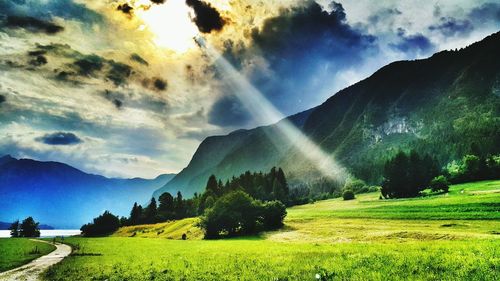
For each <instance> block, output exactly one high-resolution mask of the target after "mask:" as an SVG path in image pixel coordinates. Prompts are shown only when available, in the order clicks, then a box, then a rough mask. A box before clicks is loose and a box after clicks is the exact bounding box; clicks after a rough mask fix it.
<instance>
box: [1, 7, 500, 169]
mask: <svg viewBox="0 0 500 281" xmlns="http://www.w3.org/2000/svg"><path fill="white" fill-rule="evenodd" d="M498 30H500V3H498V2H497V1H492V0H476V1H464V0H440V1H437V0H435V1H434V0H429V1H425V4H422V2H420V3H419V4H417V2H416V1H370V0H357V1H338V2H331V1H326V0H321V1H320V0H318V1H296V0H290V1H277V0H267V1H263V0H261V1H254V0H231V1H229V0H119V1H117V0H86V1H83V0H82V1H78V0H0V155H3V154H11V155H12V156H14V157H17V158H32V159H36V160H41V161H59V162H63V163H67V164H70V165H72V166H74V167H76V168H78V169H81V170H83V171H85V172H89V173H95V174H102V175H105V176H109V177H126V178H128V177H145V178H153V177H155V176H157V175H159V174H162V173H170V172H178V171H180V170H181V169H182V168H184V167H185V166H186V165H187V164H188V163H189V160H190V159H191V157H192V155H193V153H194V152H195V151H196V148H197V147H198V145H199V144H200V142H201V141H203V139H204V138H206V137H207V136H211V135H220V134H227V133H229V132H231V131H233V130H236V129H239V128H252V127H254V126H258V125H267V124H271V123H273V122H276V121H278V120H275V119H276V116H270V117H269V118H267V119H266V118H253V117H252V114H250V113H249V112H248V110H247V109H246V108H245V104H242V103H241V101H239V99H237V98H236V96H237V95H236V94H235V93H234V92H232V91H233V90H234V87H231V83H229V82H228V80H227V79H226V78H227V77H224V73H222V72H220V71H218V69H217V67H216V62H215V61H214V59H213V58H212V57H211V56H207V54H206V53H205V52H204V51H203V49H202V48H200V47H199V46H198V45H197V43H196V42H195V40H193V38H194V37H202V38H203V40H204V42H207V44H210V46H212V47H213V49H214V50H216V51H217V52H219V53H220V55H221V56H222V57H223V58H225V59H226V60H227V61H228V62H230V63H231V64H232V66H234V67H235V68H236V69H237V70H238V71H239V72H240V73H241V74H242V75H243V77H244V78H246V79H247V80H248V82H249V83H251V84H252V85H253V86H254V87H255V88H256V89H258V90H259V91H260V92H261V93H262V95H263V96H264V97H265V98H266V99H267V100H268V101H269V102H270V103H271V104H272V105H273V106H274V107H276V109H277V110H278V111H279V112H281V113H282V114H283V115H290V114H293V113H297V112H300V111H303V110H306V109H309V108H311V107H314V106H316V105H319V104H321V103H322V102H323V101H324V100H326V99H327V98H328V97H330V96H332V95H333V94H335V93H336V92H337V91H338V90H340V89H343V88H345V87H347V86H349V85H351V84H353V83H356V82H358V81H360V80H361V79H364V78H366V77H368V76H369V75H370V74H372V73H373V72H374V71H376V70H377V69H378V68H380V67H382V66H384V65H386V64H388V63H390V62H392V61H396V60H412V59H419V58H425V57H427V56H430V55H432V54H433V53H435V52H437V51H440V50H445V49H455V48H461V47H465V46H467V45H469V44H471V43H473V42H475V41H478V40H481V39H482V38H484V37H485V36H487V35H489V34H491V33H493V32H497V31H498Z"/></svg>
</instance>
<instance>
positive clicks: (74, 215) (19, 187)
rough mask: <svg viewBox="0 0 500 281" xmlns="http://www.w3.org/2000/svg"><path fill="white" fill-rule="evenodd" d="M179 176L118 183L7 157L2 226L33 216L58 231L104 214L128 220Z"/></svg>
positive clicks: (2, 163)
mask: <svg viewBox="0 0 500 281" xmlns="http://www.w3.org/2000/svg"><path fill="white" fill-rule="evenodd" d="M173 176H174V175H172V174H169V175H160V176H158V177H157V178H156V179H152V180H147V179H141V178H134V179H112V178H106V177H103V176H100V175H92V174H87V173H84V172H82V171H80V170H78V169H76V168H73V167H71V166H69V165H66V164H63V163H58V162H40V161H35V160H31V159H19V160H18V159H15V158H12V157H10V156H4V157H2V158H0V201H1V204H2V212H1V213H0V220H1V221H14V220H16V219H23V218H25V217H27V216H33V217H34V218H35V219H36V220H37V221H40V222H43V223H46V224H48V225H51V226H53V227H56V228H80V226H81V225H82V224H84V223H87V222H89V221H91V219H92V218H93V217H95V216H97V215H98V214H99V213H101V212H102V211H104V210H110V211H112V212H113V213H115V214H118V215H128V214H129V212H130V208H131V206H132V205H133V203H134V202H136V201H137V202H139V203H146V202H147V201H148V200H149V198H150V196H151V194H152V192H153V191H154V190H156V189H158V188H159V187H161V186H162V185H164V184H165V183H167V182H168V181H169V180H170V179H171V178H172V177H173Z"/></svg>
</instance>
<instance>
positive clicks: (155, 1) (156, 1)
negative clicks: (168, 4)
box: [151, 0, 166, 4]
mask: <svg viewBox="0 0 500 281" xmlns="http://www.w3.org/2000/svg"><path fill="white" fill-rule="evenodd" d="M165 1H166V0H151V2H152V3H154V4H163V3H165Z"/></svg>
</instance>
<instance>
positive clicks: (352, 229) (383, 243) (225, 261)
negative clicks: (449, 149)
mask: <svg viewBox="0 0 500 281" xmlns="http://www.w3.org/2000/svg"><path fill="white" fill-rule="evenodd" d="M499 212H500V181H488V182H479V183H472V184H463V185H456V186H453V187H452V188H451V190H450V193H449V194H448V195H430V196H426V197H422V198H416V199H405V200H379V199H378V194H375V193H372V194H364V195H359V197H358V198H357V199H356V200H353V201H342V200H341V199H334V200H326V201H320V202H316V203H314V204H309V205H303V206H297V207H293V208H290V209H288V217H287V219H286V226H285V228H284V229H282V230H280V231H275V232H268V233H263V234H262V235H260V236H254V237H245V238H239V239H229V240H219V241H205V240H187V241H182V240H171V239H162V238H176V237H179V233H180V232H182V231H184V230H186V229H188V230H191V231H193V232H192V233H195V232H196V230H195V229H193V227H194V226H193V224H194V223H195V220H193V221H183V222H182V223H181V222H172V223H165V224H163V225H150V226H142V228H141V229H139V228H137V227H136V228H135V229H131V228H127V229H121V230H120V232H119V233H117V234H116V235H122V236H131V235H132V234H133V233H134V232H135V233H136V234H135V235H134V237H107V238H88V239H86V238H69V239H66V242H68V243H71V244H72V245H74V246H75V251H74V253H73V255H72V256H70V257H68V258H67V259H65V260H64V261H63V262H62V263H60V264H58V265H56V266H54V267H53V268H51V269H50V270H49V271H48V272H47V273H46V276H45V278H46V279H47V280H110V281H111V280H317V279H320V280H499V279H500V276H499V274H498V272H500V236H499V234H500V220H499ZM162 230H163V232H161V231H162ZM159 232H161V233H160V234H158V233H159ZM196 233H198V232H196ZM169 235H170V236H169ZM140 236H143V237H159V238H157V239H152V238H141V237H140Z"/></svg>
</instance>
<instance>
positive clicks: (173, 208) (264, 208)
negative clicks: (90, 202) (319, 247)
mask: <svg viewBox="0 0 500 281" xmlns="http://www.w3.org/2000/svg"><path fill="white" fill-rule="evenodd" d="M234 200H239V201H241V202H240V203H242V204H241V205H239V204H236V205H235V204H233V203H234V202H233V201H234ZM292 202H293V200H291V197H290V193H289V187H288V183H287V180H286V177H285V173H284V172H283V170H282V169H281V168H275V167H273V168H272V169H271V170H270V171H269V172H268V173H262V172H258V173H251V172H249V171H247V172H245V173H243V174H241V175H240V176H238V177H233V178H231V179H230V180H227V181H226V182H225V183H223V182H222V180H220V179H219V180H218V179H217V178H216V177H215V175H211V176H210V177H209V178H208V180H207V184H206V187H205V191H204V192H203V193H201V194H198V193H195V194H194V196H193V198H189V199H184V198H183V196H182V193H181V192H180V191H179V192H177V195H176V197H173V196H172V195H171V194H170V193H169V192H165V193H163V194H161V195H160V196H159V198H158V200H156V198H151V200H150V202H149V203H148V204H147V206H145V207H143V206H141V205H140V204H138V203H137V202H136V203H134V205H133V206H132V209H131V211H130V216H129V217H121V218H119V217H117V216H115V215H113V214H111V213H110V212H108V211H106V212H104V214H102V215H100V216H99V217H97V218H95V219H94V220H93V222H92V223H88V224H85V225H83V226H82V228H81V231H82V234H83V235H84V236H101V235H107V234H110V233H112V232H114V231H116V230H117V229H118V228H119V227H120V226H131V225H140V224H153V223H158V222H165V221H169V220H178V219H183V218H187V217H196V216H201V217H202V220H201V221H202V223H201V224H200V226H201V227H202V228H204V229H205V231H206V234H207V238H216V237H219V236H234V235H242V234H248V233H255V231H261V230H267V229H271V228H275V227H278V226H281V225H282V222H283V218H284V216H285V214H286V207H285V205H290V204H291V203H292ZM243 203H245V204H243ZM247 207H248V208H247ZM222 210H224V212H226V213H225V214H221V213H220V212H221V211H222ZM274 212H275V213H276V214H272V213H274ZM236 213H238V214H239V215H238V216H237V217H238V221H237V222H234V221H233V223H235V225H239V227H238V228H236V227H229V225H230V224H227V222H228V220H230V219H231V218H229V217H228V215H234V214H236ZM249 214H251V217H252V218H253V219H251V220H249V218H248V215H249ZM240 218H241V219H242V221H240V220H239V219H240ZM250 221H252V223H250ZM218 227H220V229H219V231H216V230H215V229H217V228H218ZM215 233H218V234H217V235H216V234H215Z"/></svg>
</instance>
